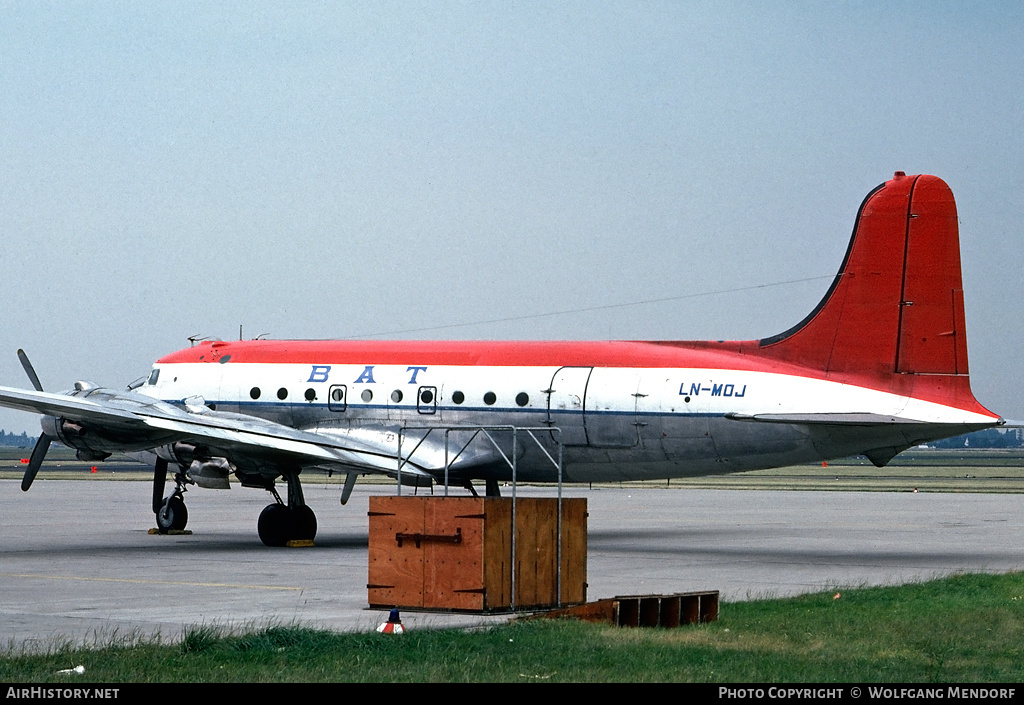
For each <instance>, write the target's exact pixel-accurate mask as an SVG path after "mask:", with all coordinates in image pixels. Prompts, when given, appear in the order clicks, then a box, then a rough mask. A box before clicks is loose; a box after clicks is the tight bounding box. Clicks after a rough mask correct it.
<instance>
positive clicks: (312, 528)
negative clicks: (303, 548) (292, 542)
mask: <svg viewBox="0 0 1024 705" xmlns="http://www.w3.org/2000/svg"><path fill="white" fill-rule="evenodd" d="M292 521H293V522H294V524H293V527H292V529H293V531H292V538H294V539H296V540H299V541H312V540H313V539H314V538H315V537H316V514H314V513H313V510H312V509H310V508H309V507H307V506H305V505H303V506H301V507H296V508H295V509H294V510H293V512H292Z"/></svg>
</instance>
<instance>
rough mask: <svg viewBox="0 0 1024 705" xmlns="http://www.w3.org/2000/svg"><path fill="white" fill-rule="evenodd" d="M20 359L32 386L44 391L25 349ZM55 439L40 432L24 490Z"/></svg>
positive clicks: (26, 475) (22, 483) (29, 485)
mask: <svg viewBox="0 0 1024 705" xmlns="http://www.w3.org/2000/svg"><path fill="white" fill-rule="evenodd" d="M18 359H19V360H21V366H22V367H24V368H25V374H27V375H28V379H29V381H30V382H32V386H33V387H35V389H36V391H37V392H41V391H43V385H42V384H40V382H39V376H38V375H37V374H36V371H35V368H34V367H32V363H31V362H29V359H28V355H26V354H25V351H24V350H21V349H19V350H18ZM53 440H54V438H53V436H51V435H49V434H47V433H42V434H40V436H39V440H38V441H36V447H35V448H33V449H32V457H31V458H29V461H28V469H27V470H25V476H24V477H22V478H21V491H22V492H28V488H29V487H31V486H32V481H33V480H35V479H36V473H38V472H39V468H40V467H42V465H43V459H44V458H46V451H48V450H49V449H50V443H52V442H53Z"/></svg>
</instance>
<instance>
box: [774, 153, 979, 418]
mask: <svg viewBox="0 0 1024 705" xmlns="http://www.w3.org/2000/svg"><path fill="white" fill-rule="evenodd" d="M963 302H964V299H963V283H962V280H961V275H960V236H959V231H958V228H957V216H956V203H955V202H954V200H953V193H952V192H951V191H950V189H949V187H948V186H947V185H946V183H945V182H944V181H942V180H941V179H939V178H937V177H935V176H905V175H904V174H903V173H902V172H896V174H895V176H894V177H893V179H892V180H891V181H887V182H886V183H884V184H882V185H881V186H879V187H878V188H876V189H875V190H874V191H872V192H871V193H870V194H868V196H867V198H865V199H864V203H863V204H861V207H860V212H859V213H858V214H857V222H856V224H855V226H854V230H853V237H852V238H851V240H850V246H849V249H848V250H847V252H846V258H845V260H844V261H843V264H842V267H840V269H839V273H838V274H837V275H836V278H835V281H834V282H833V283H832V286H831V288H830V289H829V291H828V293H827V294H825V298H824V299H822V301H821V303H819V304H818V306H817V308H815V310H814V311H812V312H811V314H810V315H809V316H808V317H807V318H805V319H804V320H803V321H802V322H801V323H800V324H798V325H797V326H795V327H794V328H792V329H790V330H788V331H786V332H785V333H782V334H780V335H777V336H774V337H772V338H766V339H764V340H761V341H760V342H759V352H760V353H761V354H763V355H765V356H767V357H771V358H773V359H777V360H785V361H788V362H793V363H796V364H799V365H803V366H806V367H811V368H814V369H817V370H819V371H824V372H825V375H826V377H828V378H830V379H836V380H837V381H848V382H851V383H856V384H862V385H867V386H872V387H875V388H878V389H884V390H887V391H894V392H897V393H901V394H907V395H911V396H916V397H918V398H926V399H928V400H931V401H938V402H941V403H945V404H951V405H954V406H957V407H959V408H964V409H971V410H975V411H981V412H983V413H991V412H987V411H986V410H985V409H984V408H983V407H981V405H980V404H978V402H977V401H975V399H974V396H973V395H972V394H971V391H970V384H969V381H968V377H967V335H966V330H965V324H964V303H963Z"/></svg>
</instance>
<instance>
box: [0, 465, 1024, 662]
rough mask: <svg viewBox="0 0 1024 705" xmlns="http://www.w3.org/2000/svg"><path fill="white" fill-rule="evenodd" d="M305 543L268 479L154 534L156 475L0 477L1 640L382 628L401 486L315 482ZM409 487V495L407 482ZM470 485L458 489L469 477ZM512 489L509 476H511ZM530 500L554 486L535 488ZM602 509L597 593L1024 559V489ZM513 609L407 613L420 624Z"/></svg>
mask: <svg viewBox="0 0 1024 705" xmlns="http://www.w3.org/2000/svg"><path fill="white" fill-rule="evenodd" d="M303 490H304V493H305V497H306V501H307V503H308V504H309V505H310V506H311V507H313V508H314V510H315V511H316V514H317V518H318V523H319V532H318V534H317V538H316V542H315V543H316V545H315V546H314V547H310V548H274V549H272V548H267V547H266V546H264V545H263V544H262V543H261V542H260V540H259V538H258V536H257V533H256V520H257V517H258V516H259V513H260V511H261V510H262V509H263V507H264V506H265V505H266V504H268V502H269V495H267V494H266V493H265V492H262V491H259V490H250V489H241V488H238V487H233V488H232V489H231V490H229V491H212V490H201V489H193V490H192V491H190V492H188V493H187V494H186V496H185V499H186V502H187V505H188V509H189V525H188V529H190V530H191V531H192V532H193V533H191V534H190V535H178V536H161V535H151V534H150V533H149V529H150V528H151V527H152V526H154V525H155V524H154V520H153V514H152V511H151V508H150V502H151V499H150V493H151V486H150V485H149V484H148V483H145V482H117V481H62V480H49V481H47V480H45V479H43V478H42V477H40V478H39V479H38V480H37V481H36V483H35V485H33V487H32V490H31V491H30V492H28V493H22V492H21V489H20V487H19V482H18V481H15V480H3V481H0V506H2V507H3V511H2V512H0V650H2V649H14V650H20V649H28V650H40V649H47V648H50V647H51V646H53V645H55V644H60V643H66V642H71V643H76V644H89V645H105V644H108V643H111V642H115V641H118V640H121V639H127V640H132V639H140V638H146V639H149V638H158V639H160V640H161V641H175V640H177V639H179V638H180V636H181V634H182V633H183V630H185V629H187V628H188V627H191V626H195V625H206V626H216V627H220V628H224V629H236V630H244V629H252V628H259V627H262V626H267V625H273V624H286V625H291V624H302V625H305V626H310V627H315V628H323V629H330V630H336V631H369V630H372V629H373V628H375V627H376V626H377V625H378V624H380V623H381V622H383V621H385V620H386V618H387V614H386V613H385V612H382V611H381V610H369V609H368V608H367V589H366V582H367V545H368V534H367V515H366V513H367V507H368V498H369V496H370V495H371V494H391V493H393V487H388V486H383V485H378V486H374V485H357V487H356V489H355V492H354V493H353V495H352V498H351V500H350V501H349V503H348V505H347V506H344V507H343V506H340V504H339V497H340V494H341V490H340V486H338V485H334V484H332V485H327V484H325V483H323V482H320V483H319V484H318V483H317V482H315V481H314V482H310V481H307V482H305V483H304V486H303ZM407 492H408V491H407ZM459 492H460V494H461V493H463V491H461V490H460V491H459ZM505 492H506V494H507V492H508V489H507V488H506V490H505ZM520 495H521V496H537V495H541V496H555V489H554V488H524V489H521V490H520ZM565 496H572V497H580V496H582V497H586V498H587V500H588V509H589V531H588V558H587V561H588V563H587V576H588V585H589V588H588V599H590V600H596V599H601V598H607V597H614V596H616V595H638V594H663V593H674V592H688V591H696V590H719V591H720V592H721V595H722V602H723V606H722V611H723V613H725V612H726V611H727V610H728V602H729V601H738V600H747V599H755V598H760V597H775V596H788V595H796V594H800V593H806V592H813V591H821V590H830V591H831V590H837V591H841V590H842V589H845V588H847V587H857V586H866V585H880V584H896V583H904V582H909V581H919V580H927V579H930V578H935V577H939V576H944V575H949V574H951V573H958V572H982V571H984V572H1008V571H1014V570H1021V569H1022V568H1024V513H1022V512H1021V511H1020V507H1021V502H1022V501H1024V496H1022V495H1019V494H938V493H936V494H932V493H911V492H899V493H882V492H795V491H752V490H691V489H654V488H650V487H646V488H638V487H627V488H593V489H585V488H577V487H573V488H570V489H567V490H566V491H565ZM508 619H509V616H508V615H490V616H478V615H465V614H446V613H437V612H428V613H418V612H411V611H403V612H402V620H403V623H404V624H405V626H406V627H407V628H409V629H420V628H445V627H472V626H479V625H486V624H490V623H495V622H503V621H506V620H508Z"/></svg>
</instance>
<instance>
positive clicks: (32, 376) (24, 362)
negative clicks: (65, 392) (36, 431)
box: [18, 348, 49, 489]
mask: <svg viewBox="0 0 1024 705" xmlns="http://www.w3.org/2000/svg"><path fill="white" fill-rule="evenodd" d="M18 359H19V360H21V366H22V367H24V368H25V374H27V375H28V379H29V381H30V382H32V386H33V387H35V388H36V391H37V392H41V391H43V385H41V384H40V383H39V377H38V376H37V375H36V370H35V368H34V367H32V363H31V362H29V361H28V355H26V354H25V351H24V350H22V349H21V348H18ZM47 445H49V443H47ZM43 452H44V453H45V452H46V451H45V450H44V451H43ZM29 484H31V483H29ZM26 489H27V488H26Z"/></svg>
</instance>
